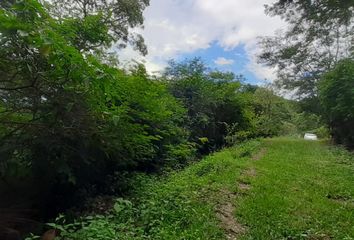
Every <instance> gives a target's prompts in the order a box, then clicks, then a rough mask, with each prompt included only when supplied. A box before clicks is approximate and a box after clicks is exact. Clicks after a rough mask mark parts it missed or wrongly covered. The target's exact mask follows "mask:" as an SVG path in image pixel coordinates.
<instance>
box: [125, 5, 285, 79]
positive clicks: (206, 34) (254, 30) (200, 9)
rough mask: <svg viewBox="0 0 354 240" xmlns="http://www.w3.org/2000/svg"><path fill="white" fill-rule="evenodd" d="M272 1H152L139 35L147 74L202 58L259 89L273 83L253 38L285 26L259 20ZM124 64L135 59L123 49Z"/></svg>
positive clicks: (269, 33)
mask: <svg viewBox="0 0 354 240" xmlns="http://www.w3.org/2000/svg"><path fill="white" fill-rule="evenodd" d="M272 2H274V0H151V2H150V6H149V7H148V8H147V9H146V10H145V13H144V16H145V24H144V25H145V28H144V30H142V34H143V36H144V38H145V41H146V44H147V46H148V50H149V54H148V56H146V57H145V58H141V57H140V60H141V61H144V62H145V64H146V67H147V69H148V70H149V71H150V72H157V71H160V70H162V69H163V68H164V67H165V66H166V63H167V61H168V60H170V59H176V60H184V59H186V58H193V57H201V58H202V59H203V60H204V61H205V62H206V63H207V64H208V65H209V67H211V68H218V69H220V70H224V71H233V72H235V73H236V74H243V75H244V76H245V77H246V78H247V81H248V82H250V83H253V84H260V83H261V82H262V81H263V80H264V79H269V80H272V79H273V74H272V70H271V69H269V68H266V67H262V66H260V65H259V64H257V60H256V53H257V52H258V51H259V49H258V48H257V45H256V42H257V37H258V36H264V35H272V34H274V32H275V30H276V29H279V28H281V27H282V26H283V25H284V23H282V22H281V20H280V19H279V18H271V17H269V16H266V15H265V14H264V4H269V3H272ZM120 56H121V58H123V59H126V60H128V59H131V58H133V59H137V58H139V57H138V55H137V54H136V53H134V52H133V51H132V50H131V49H126V50H124V51H123V52H121V53H120Z"/></svg>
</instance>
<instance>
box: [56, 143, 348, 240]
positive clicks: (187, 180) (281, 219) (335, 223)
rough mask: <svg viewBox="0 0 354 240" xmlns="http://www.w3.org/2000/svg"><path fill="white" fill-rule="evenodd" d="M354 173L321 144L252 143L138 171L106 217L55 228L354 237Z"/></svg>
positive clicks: (80, 234) (65, 232)
mask: <svg viewBox="0 0 354 240" xmlns="http://www.w3.org/2000/svg"><path fill="white" fill-rule="evenodd" d="M353 173H354V158H353V155H352V154H351V153H348V152H347V151H345V150H343V149H340V148H337V147H333V146H328V145H326V144H325V143H323V142H320V141H316V142H308V141H304V140H298V139H287V138H275V139H266V140H262V141H250V142H246V143H244V144H242V145H239V146H236V147H232V148H227V149H224V150H223V151H220V152H218V153H215V154H212V155H210V156H208V157H206V158H204V159H203V160H202V161H200V162H198V163H195V164H192V165H191V166H189V167H187V168H186V169H184V170H182V171H179V172H174V173H170V174H168V175H166V176H165V177H163V178H162V179H161V178H151V176H150V177H147V176H145V175H139V176H137V177H136V181H135V182H134V184H133V186H139V187H138V188H135V189H133V190H132V194H131V196H130V197H129V198H126V199H118V200H117V201H116V203H115V204H114V206H113V207H112V209H111V210H110V212H109V213H107V214H106V215H95V216H89V217H85V218H83V219H80V220H77V221H76V222H75V223H74V224H65V223H63V218H62V217H61V218H59V219H58V223H60V224H51V226H52V227H54V228H58V229H60V230H61V236H62V237H63V239H73V240H81V239H98V240H100V239H107V240H108V239H154V240H155V239H218V240H219V239H353V238H354V197H353V196H354V188H353V183H354V174H353Z"/></svg>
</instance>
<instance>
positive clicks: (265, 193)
mask: <svg viewBox="0 0 354 240" xmlns="http://www.w3.org/2000/svg"><path fill="white" fill-rule="evenodd" d="M264 145H265V147H266V149H267V152H266V154H265V155H264V157H263V158H262V159H261V160H259V161H254V162H251V163H250V165H251V166H252V167H254V168H255V169H256V170H257V173H258V174H257V176H256V177H254V178H252V179H251V185H252V189H251V190H250V192H249V194H248V195H247V196H245V197H243V198H241V199H238V203H237V204H238V209H237V212H236V218H237V219H239V220H240V221H241V222H242V223H243V224H245V225H247V226H248V233H247V234H246V235H245V236H244V237H243V239H354V165H353V164H354V161H353V157H352V156H350V155H349V154H348V153H347V152H346V151H344V150H340V149H338V148H333V147H331V148H330V147H326V146H325V145H324V144H323V143H321V142H308V141H303V140H291V139H282V138H278V139H270V140H266V141H265V142H264Z"/></svg>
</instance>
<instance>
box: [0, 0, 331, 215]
mask: <svg viewBox="0 0 354 240" xmlns="http://www.w3.org/2000/svg"><path fill="white" fill-rule="evenodd" d="M54 2H55V1H54ZM59 2H60V1H58V3H59ZM133 2H134V1H132V3H131V4H133ZM70 4H72V5H70ZM117 4H118V6H108V5H100V1H97V2H96V5H95V4H94V5H92V6H91V7H88V8H87V9H86V10H85V12H84V13H81V12H80V13H75V11H69V10H68V7H70V6H72V7H73V8H75V4H74V3H68V5H65V6H64V7H63V9H62V11H61V13H62V14H63V15H60V16H58V15H57V12H58V6H57V7H56V8H55V9H54V10H55V11H52V10H53V9H52V5H49V4H48V3H45V4H44V5H42V4H41V3H40V2H38V1H37V0H23V1H3V2H1V3H0V6H1V9H0V32H1V35H0V42H1V48H0V111H1V113H0V141H1V143H0V177H1V184H0V185H1V191H2V192H4V194H5V193H6V191H7V193H8V192H11V193H15V192H17V195H16V194H15V196H14V199H16V197H17V199H16V201H17V200H18V199H22V200H23V201H27V199H32V200H28V201H29V202H30V203H31V201H33V199H36V201H37V200H38V199H40V200H42V201H43V202H40V201H39V202H38V201H37V204H38V203H40V204H41V208H42V209H45V211H46V213H48V209H50V211H51V212H52V213H56V211H60V210H62V209H63V208H66V207H70V206H72V204H73V203H74V202H75V203H80V202H81V201H82V200H83V199H84V198H86V197H87V196H90V195H94V194H97V193H108V194H112V193H115V194H117V193H122V192H124V191H125V190H126V188H127V186H125V178H126V174H127V173H129V172H132V171H145V172H155V171H159V170H160V169H162V168H173V169H176V168H180V167H182V166H184V165H185V164H186V163H188V162H189V161H191V160H193V159H197V158H198V157H199V156H201V155H203V154H207V153H209V152H212V151H215V150H217V149H219V148H221V147H223V146H226V145H231V144H237V143H239V142H242V141H244V140H246V139H250V138H255V137H271V136H276V135H281V134H283V135H296V134H300V133H302V132H303V131H306V130H315V129H316V131H319V132H324V131H323V128H320V126H321V121H320V119H319V118H318V117H317V116H316V115H314V114H312V115H311V114H305V113H303V111H302V109H301V107H299V103H298V102H295V101H290V100H286V99H284V98H282V97H279V96H277V95H276V94H275V92H274V90H272V89H271V88H269V87H257V86H252V85H248V84H245V83H244V81H243V78H242V76H235V75H234V74H232V73H225V72H220V71H217V70H211V69H208V68H207V66H206V65H205V64H204V63H203V62H202V60H200V59H192V60H187V61H184V62H180V63H177V62H171V63H170V65H169V67H168V68H167V69H166V70H165V71H164V73H163V74H162V75H161V76H159V77H152V76H149V75H148V74H147V72H146V70H145V68H144V66H142V65H136V66H135V67H133V68H131V69H129V70H124V69H121V68H119V67H118V65H117V64H118V61H117V59H116V58H115V57H114V56H111V55H110V54H107V53H106V52H107V49H108V48H109V47H110V46H111V45H112V44H113V43H114V42H116V41H118V40H121V41H123V42H124V41H125V42H126V43H131V44H133V45H134V46H139V49H140V50H141V51H142V52H144V49H145V48H144V44H143V41H142V39H141V38H139V37H137V36H130V35H128V33H127V29H128V27H132V26H138V25H139V24H141V12H142V10H143V8H144V7H145V6H146V5H147V4H148V2H146V1H136V2H134V4H135V5H134V6H135V7H132V6H130V7H131V8H129V9H130V10H131V11H132V12H129V11H128V10H129V9H127V8H124V6H120V5H119V4H124V3H117ZM60 6H61V5H60ZM60 6H59V7H60ZM94 7H97V8H98V10H97V9H96V10H97V11H96V10H95V9H94ZM104 7H106V8H108V9H105V8H104ZM109 7H111V8H112V9H116V8H119V7H120V8H122V9H125V10H126V11H128V12H124V11H123V10H122V11H118V12H116V13H115V14H121V16H122V19H125V21H126V22H124V21H123V23H121V24H123V25H122V26H125V27H126V28H124V27H122V26H120V27H119V26H117V25H114V24H113V23H111V22H109V21H106V20H107V19H106V18H107V17H108V18H110V19H111V17H112V16H111V15H110V14H108V13H107V12H111V14H113V13H112V11H113V10H112V9H109ZM75 9H76V8H75ZM69 13H71V14H72V15H70V14H69ZM107 14H108V15H107ZM116 17H118V16H116ZM119 31H122V32H121V33H119ZM324 134H325V133H324ZM24 186H26V190H23V187H24ZM21 189H22V190H21ZM27 195H28V196H27ZM9 196H10V195H9ZM20 196H21V197H20ZM48 199H50V201H49V200H48ZM11 203H14V202H13V201H11V199H10V200H9V201H8V203H6V204H11ZM3 204H5V203H3Z"/></svg>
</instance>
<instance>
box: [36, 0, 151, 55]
mask: <svg viewBox="0 0 354 240" xmlns="http://www.w3.org/2000/svg"><path fill="white" fill-rule="evenodd" d="M42 2H45V1H44V0H42ZM50 2H51V4H52V5H53V6H52V7H50V10H51V13H52V14H53V15H54V16H55V17H56V18H59V19H66V20H67V19H72V20H74V23H75V24H76V26H77V27H78V28H77V32H76V35H77V36H80V35H82V34H85V28H91V29H96V30H98V31H99V30H100V28H103V29H105V28H108V30H109V31H108V33H109V37H110V39H109V40H110V41H108V43H110V44H111V43H113V42H118V47H120V48H124V47H126V46H127V44H130V45H132V46H133V47H134V48H135V50H138V51H140V53H142V54H143V55H146V54H147V47H146V45H145V43H144V39H143V37H142V36H141V35H140V34H138V33H134V32H132V31H131V29H133V28H137V27H142V26H143V22H144V17H143V11H144V9H145V8H146V7H147V6H148V5H149V2H150V0H53V1H50ZM92 18H99V21H98V22H97V21H93V20H92ZM94 23H96V24H97V23H98V24H99V25H95V24H94ZM90 33H91V34H92V31H90ZM77 36H76V37H77ZM84 40H85V41H86V42H81V47H82V48H83V49H86V50H90V49H92V48H97V47H101V46H102V44H97V43H96V44H92V45H90V44H88V43H89V41H87V36H86V38H85V39H84ZM106 40H107V39H106ZM105 43H107V41H106V42H105ZM106 45H108V46H109V44H106Z"/></svg>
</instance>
